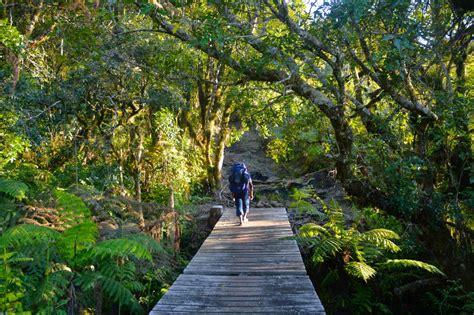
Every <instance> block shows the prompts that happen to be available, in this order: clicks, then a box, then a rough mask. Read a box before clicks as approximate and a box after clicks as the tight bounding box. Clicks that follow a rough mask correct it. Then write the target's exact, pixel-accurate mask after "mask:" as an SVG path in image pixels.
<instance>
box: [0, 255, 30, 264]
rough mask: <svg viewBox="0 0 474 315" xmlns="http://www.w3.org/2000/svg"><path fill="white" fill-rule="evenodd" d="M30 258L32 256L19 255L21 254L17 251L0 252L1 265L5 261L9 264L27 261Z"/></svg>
mask: <svg viewBox="0 0 474 315" xmlns="http://www.w3.org/2000/svg"><path fill="white" fill-rule="evenodd" d="M32 260H33V258H29V257H21V254H19V253H18V252H6V251H2V252H0V266H2V265H3V264H4V263H6V264H7V265H11V264H17V263H23V262H29V261H32Z"/></svg>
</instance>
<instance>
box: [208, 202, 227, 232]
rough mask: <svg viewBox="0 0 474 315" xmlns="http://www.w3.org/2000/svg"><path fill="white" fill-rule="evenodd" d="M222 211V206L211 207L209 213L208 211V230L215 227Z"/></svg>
mask: <svg viewBox="0 0 474 315" xmlns="http://www.w3.org/2000/svg"><path fill="white" fill-rule="evenodd" d="M223 211H224V207H223V206H217V205H216V206H212V208H211V211H209V219H208V221H207V222H208V224H209V228H211V229H212V228H214V226H215V225H216V223H217V221H219V219H220V217H221V216H222V212H223Z"/></svg>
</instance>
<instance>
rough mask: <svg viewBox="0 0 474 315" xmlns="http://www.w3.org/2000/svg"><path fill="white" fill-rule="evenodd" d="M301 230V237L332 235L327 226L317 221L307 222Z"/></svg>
mask: <svg viewBox="0 0 474 315" xmlns="http://www.w3.org/2000/svg"><path fill="white" fill-rule="evenodd" d="M299 231H300V236H301V237H315V236H318V235H324V236H331V233H329V231H328V230H327V229H326V228H325V227H323V226H321V225H319V224H315V223H308V224H305V225H303V226H302V227H301V228H300V230H299Z"/></svg>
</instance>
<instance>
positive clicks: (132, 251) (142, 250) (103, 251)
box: [91, 238, 152, 261]
mask: <svg viewBox="0 0 474 315" xmlns="http://www.w3.org/2000/svg"><path fill="white" fill-rule="evenodd" d="M91 255H92V256H93V257H99V258H105V257H123V256H133V257H135V258H138V259H146V260H149V261H151V260H152V257H151V254H150V252H149V251H148V250H147V248H146V247H145V246H144V245H142V244H140V243H139V242H137V241H134V240H131V239H126V238H117V239H111V240H106V241H102V242H100V243H99V244H97V245H96V246H95V247H94V248H93V249H92V252H91Z"/></svg>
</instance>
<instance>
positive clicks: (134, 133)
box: [131, 126, 145, 228]
mask: <svg viewBox="0 0 474 315" xmlns="http://www.w3.org/2000/svg"><path fill="white" fill-rule="evenodd" d="M143 138H144V137H143V133H142V132H141V131H140V129H139V127H138V126H135V127H134V128H132V129H131V140H132V143H133V142H135V143H136V149H135V150H136V151H135V154H134V159H135V161H134V174H133V180H134V184H135V199H136V200H137V201H138V209H136V210H137V211H138V225H139V226H140V227H141V228H144V227H145V219H144V217H143V208H142V205H141V202H142V186H141V177H142V171H141V169H142V167H141V166H142V158H143V150H144V147H143V141H144V139H143Z"/></svg>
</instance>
